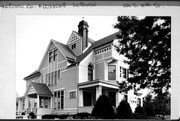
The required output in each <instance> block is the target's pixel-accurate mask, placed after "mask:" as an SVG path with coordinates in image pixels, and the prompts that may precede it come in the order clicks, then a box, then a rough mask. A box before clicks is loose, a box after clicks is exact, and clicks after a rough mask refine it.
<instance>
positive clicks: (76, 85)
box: [24, 20, 142, 118]
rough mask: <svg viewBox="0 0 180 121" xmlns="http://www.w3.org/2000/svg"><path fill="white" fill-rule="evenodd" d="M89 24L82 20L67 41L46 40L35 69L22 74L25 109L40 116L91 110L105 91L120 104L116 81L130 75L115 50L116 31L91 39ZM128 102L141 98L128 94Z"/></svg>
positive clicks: (115, 105)
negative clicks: (42, 54) (44, 49)
mask: <svg viewBox="0 0 180 121" xmlns="http://www.w3.org/2000/svg"><path fill="white" fill-rule="evenodd" d="M88 27H89V25H88V23H87V22H86V21H84V20H82V21H80V22H79V25H78V32H76V31H72V33H71V35H70V37H69V40H68V41H67V43H66V44H62V43H60V42H58V41H55V40H51V41H50V42H49V45H48V47H47V49H46V51H45V53H44V56H43V58H42V61H41V63H40V65H39V67H38V69H37V70H36V71H34V72H33V73H32V74H30V75H28V76H26V77H25V78H24V80H25V81H26V92H25V95H24V97H25V105H24V109H25V110H26V112H27V113H28V112H34V113H35V114H36V115H37V116H38V117H39V118H40V117H41V116H42V115H43V114H52V113H53V114H67V113H70V114H74V113H77V112H89V113H90V112H91V111H92V108H93V105H94V104H95V102H96V100H97V99H98V97H99V96H100V95H107V96H108V97H109V99H110V102H111V104H112V106H114V107H117V106H118V105H119V102H120V101H121V100H122V99H123V97H124V95H122V94H121V93H119V85H118V82H121V81H123V80H126V79H127V78H128V75H129V73H128V72H129V71H128V68H129V65H128V64H127V63H124V59H126V58H124V57H123V56H122V55H119V54H118V52H117V51H116V48H117V39H116V35H117V34H119V32H116V33H114V34H112V35H109V36H107V37H104V38H102V39H100V40H98V41H94V40H92V39H90V38H89V36H88ZM128 95H129V94H128ZM130 95H133V94H130ZM128 97H129V96H127V100H128V101H129V100H130V99H128ZM132 99H134V100H135V101H132ZM129 102H130V103H131V102H132V104H131V105H132V107H135V106H137V104H138V103H139V104H141V105H142V103H140V102H142V98H138V97H137V96H136V97H133V98H132V96H131V101H129ZM133 105H135V106H133ZM133 110H134V109H133Z"/></svg>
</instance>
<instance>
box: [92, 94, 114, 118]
mask: <svg viewBox="0 0 180 121" xmlns="http://www.w3.org/2000/svg"><path fill="white" fill-rule="evenodd" d="M92 116H94V117H96V118H101V119H114V118H115V113H114V109H113V107H112V106H111V104H110V101H109V99H108V97H107V96H105V95H101V96H99V98H98V100H97V101H96V103H95V105H94V108H93V110H92Z"/></svg>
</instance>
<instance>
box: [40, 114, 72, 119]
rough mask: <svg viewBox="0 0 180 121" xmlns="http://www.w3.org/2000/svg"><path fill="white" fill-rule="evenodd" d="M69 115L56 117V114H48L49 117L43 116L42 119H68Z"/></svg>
mask: <svg viewBox="0 0 180 121" xmlns="http://www.w3.org/2000/svg"><path fill="white" fill-rule="evenodd" d="M69 116H70V115H69V114H63V115H56V114H49V115H43V116H42V119H55V118H58V119H66V118H68V117H69Z"/></svg>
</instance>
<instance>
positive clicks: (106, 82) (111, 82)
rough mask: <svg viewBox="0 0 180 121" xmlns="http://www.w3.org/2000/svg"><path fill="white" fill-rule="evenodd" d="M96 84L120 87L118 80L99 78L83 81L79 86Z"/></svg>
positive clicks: (84, 86)
mask: <svg viewBox="0 0 180 121" xmlns="http://www.w3.org/2000/svg"><path fill="white" fill-rule="evenodd" d="M94 86H104V87H109V88H115V89H119V85H118V82H117V81H116V80H99V79H97V80H93V81H87V82H82V83H79V84H78V87H79V88H86V87H94Z"/></svg>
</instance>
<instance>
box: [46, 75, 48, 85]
mask: <svg viewBox="0 0 180 121" xmlns="http://www.w3.org/2000/svg"><path fill="white" fill-rule="evenodd" d="M46 84H48V74H46Z"/></svg>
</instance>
